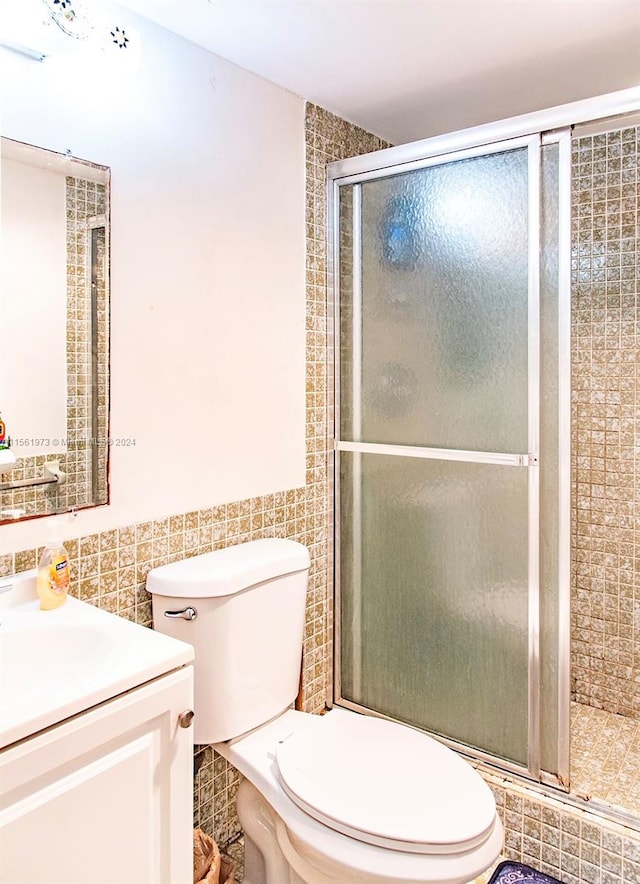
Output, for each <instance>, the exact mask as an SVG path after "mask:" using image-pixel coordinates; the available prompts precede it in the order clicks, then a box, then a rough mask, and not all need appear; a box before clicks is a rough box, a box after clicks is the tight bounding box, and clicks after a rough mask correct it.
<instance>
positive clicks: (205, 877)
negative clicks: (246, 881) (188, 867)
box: [193, 829, 234, 884]
mask: <svg viewBox="0 0 640 884" xmlns="http://www.w3.org/2000/svg"><path fill="white" fill-rule="evenodd" d="M233 868H234V864H233V861H232V860H230V859H229V857H228V856H221V855H220V851H219V850H218V845H217V844H216V842H215V841H214V840H213V838H210V837H209V835H207V834H206V833H205V832H203V831H202V829H195V830H194V833H193V881H194V884H233Z"/></svg>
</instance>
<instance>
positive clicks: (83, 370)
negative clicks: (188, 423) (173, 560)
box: [0, 138, 109, 524]
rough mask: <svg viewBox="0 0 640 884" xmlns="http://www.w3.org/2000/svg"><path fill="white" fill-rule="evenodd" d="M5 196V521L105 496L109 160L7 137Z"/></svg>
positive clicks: (1, 396) (1, 169) (0, 218)
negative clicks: (8, 459) (8, 462)
mask: <svg viewBox="0 0 640 884" xmlns="http://www.w3.org/2000/svg"><path fill="white" fill-rule="evenodd" d="M0 199H1V212H0V336H1V339H2V349H3V353H2V360H0V420H1V421H2V423H3V424H4V428H5V433H6V437H7V439H8V440H10V448H11V451H12V452H13V453H14V454H15V456H16V458H17V461H16V465H15V467H14V468H13V469H12V470H11V471H10V472H8V473H4V474H3V475H0V524H2V523H5V522H12V521H15V520H19V519H28V518H34V517H36V516H45V515H50V514H52V513H58V512H65V511H67V510H70V509H74V508H79V509H80V508H84V507H90V506H97V505H100V504H105V503H107V502H108V493H109V492H108V457H109V445H108V435H109V433H108V425H109V169H108V168H106V167H105V166H99V165H96V164H93V163H90V162H86V161H84V160H78V159H76V158H74V157H71V156H66V155H64V154H58V153H54V152H52V151H49V150H44V149H43V148H40V147H34V146H32V145H27V144H21V143H20V142H17V141H12V140H10V139H7V138H2V151H1V164H0ZM1 435H2V424H0V436H1ZM1 444H2V442H1V441H0V445H1Z"/></svg>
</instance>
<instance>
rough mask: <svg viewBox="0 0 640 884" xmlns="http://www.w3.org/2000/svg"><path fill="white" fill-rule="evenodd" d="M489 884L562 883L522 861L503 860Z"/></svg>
mask: <svg viewBox="0 0 640 884" xmlns="http://www.w3.org/2000/svg"><path fill="white" fill-rule="evenodd" d="M489 884H562V881H558V879H557V878H552V877H551V875H545V874H544V872H537V871H536V870H535V869H532V868H531V866H525V865H523V864H522V863H512V862H504V863H500V865H499V866H498V868H497V869H496V870H495V872H494V873H493V875H492V876H491V879H490V881H489Z"/></svg>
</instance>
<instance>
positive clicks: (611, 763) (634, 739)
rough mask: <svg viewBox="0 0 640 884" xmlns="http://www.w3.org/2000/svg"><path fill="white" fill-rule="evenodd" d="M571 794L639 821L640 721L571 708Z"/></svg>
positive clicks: (577, 707) (585, 709)
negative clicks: (595, 799) (609, 807)
mask: <svg viewBox="0 0 640 884" xmlns="http://www.w3.org/2000/svg"><path fill="white" fill-rule="evenodd" d="M571 791H572V792H574V793H575V794H577V795H580V796H581V797H583V798H587V797H588V798H597V799H599V800H600V801H604V802H606V803H607V804H610V805H612V806H613V807H616V808H619V809H623V810H626V811H627V812H628V813H632V814H634V815H635V816H638V817H640V721H638V720H637V719H634V718H627V717H626V716H623V715H614V714H613V713H611V712H605V711H604V710H603V709H594V708H593V707H592V706H584V705H582V704H581V703H573V704H572V707H571Z"/></svg>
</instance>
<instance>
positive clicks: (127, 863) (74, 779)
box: [0, 666, 193, 884]
mask: <svg viewBox="0 0 640 884" xmlns="http://www.w3.org/2000/svg"><path fill="white" fill-rule="evenodd" d="M192 703H193V670H192V667H191V666H189V667H186V668H184V669H181V670H179V671H177V672H174V673H172V674H170V675H166V676H164V677H162V678H159V679H156V680H155V681H153V682H150V683H149V684H147V685H145V686H143V687H140V688H137V689H136V690H133V691H130V692H129V693H127V694H123V695H121V696H120V697H118V698H117V699H114V700H111V701H110V702H108V703H104V704H102V705H101V706H98V707H96V708H94V709H92V710H91V711H89V712H85V713H83V714H82V715H78V716H76V717H75V718H71V719H68V720H67V721H66V722H64V723H63V724H60V725H57V726H56V727H53V728H50V729H49V730H47V731H43V732H42V733H40V734H38V735H36V736H34V737H32V738H30V739H27V740H23V741H22V742H21V743H18V744H16V745H15V746H13V747H11V748H9V749H6V750H5V751H4V752H2V753H0V791H1V796H2V797H1V799H0V802H1V803H0V881H2V884H187V882H189V881H190V880H191V878H192V875H193V863H192V843H193V840H192V825H193V819H192V817H193V813H192V803H193V797H192V796H193V728H192V727H181V726H180V723H179V716H180V714H181V713H182V712H184V711H186V710H188V709H192V708H193V706H192Z"/></svg>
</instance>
